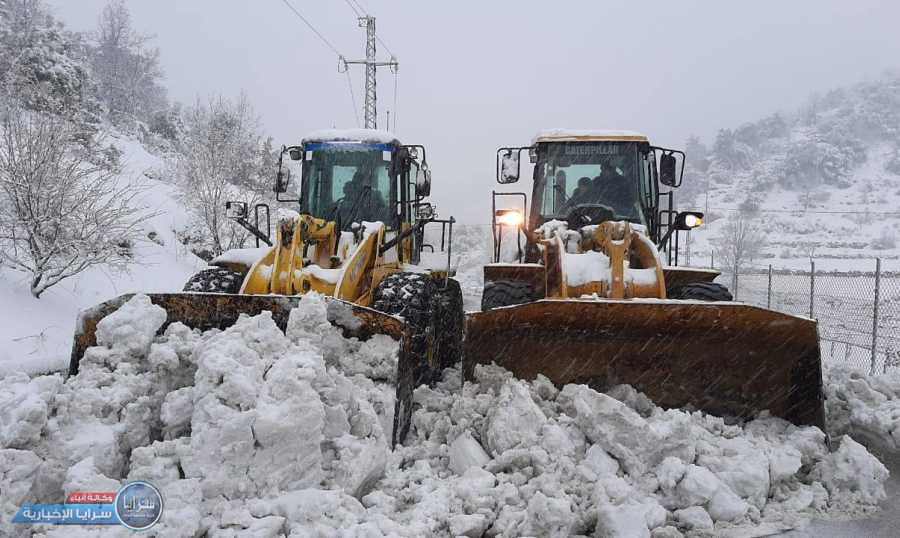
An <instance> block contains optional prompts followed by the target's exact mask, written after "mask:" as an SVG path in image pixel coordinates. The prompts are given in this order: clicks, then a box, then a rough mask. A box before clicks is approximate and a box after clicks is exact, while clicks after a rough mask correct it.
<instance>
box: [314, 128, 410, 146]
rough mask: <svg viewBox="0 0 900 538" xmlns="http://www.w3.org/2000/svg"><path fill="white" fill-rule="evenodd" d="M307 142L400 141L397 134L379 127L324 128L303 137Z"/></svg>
mask: <svg viewBox="0 0 900 538" xmlns="http://www.w3.org/2000/svg"><path fill="white" fill-rule="evenodd" d="M306 142H368V143H372V144H393V143H399V140H397V137H396V135H394V134H393V133H390V132H388V131H381V130H377V129H322V130H319V131H313V132H312V133H309V134H308V135H306V136H305V137H304V138H303V143H306Z"/></svg>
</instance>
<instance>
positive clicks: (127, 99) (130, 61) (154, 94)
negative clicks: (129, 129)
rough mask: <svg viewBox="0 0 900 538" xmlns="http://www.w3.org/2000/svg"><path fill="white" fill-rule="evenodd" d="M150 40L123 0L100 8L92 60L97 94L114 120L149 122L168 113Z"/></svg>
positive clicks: (159, 71) (158, 67)
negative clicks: (134, 119)
mask: <svg viewBox="0 0 900 538" xmlns="http://www.w3.org/2000/svg"><path fill="white" fill-rule="evenodd" d="M151 39H152V38H151V36H146V35H143V34H139V33H138V32H136V31H135V30H134V28H133V27H132V23H131V15H130V13H129V12H128V8H127V7H125V3H124V2H123V1H122V0H112V1H110V2H109V3H108V4H107V5H106V6H105V7H104V8H103V11H102V12H101V14H100V19H99V22H98V26H97V31H96V33H95V36H94V41H95V43H94V49H93V54H92V60H93V62H92V63H93V71H94V77H95V79H96V81H97V93H98V95H99V97H100V101H101V102H102V103H103V105H104V106H105V107H106V110H107V113H108V114H109V116H110V118H111V119H112V120H113V121H114V122H118V123H120V122H121V121H123V120H127V119H130V118H137V119H140V120H142V121H146V122H150V121H151V120H153V119H158V118H159V116H160V115H163V117H164V116H165V115H166V114H167V113H168V112H169V105H168V101H167V97H166V90H165V88H164V87H163V86H162V84H161V82H162V77H163V73H162V68H161V67H160V64H159V49H156V48H152V47H148V46H147V45H148V43H149V42H150V40H151Z"/></svg>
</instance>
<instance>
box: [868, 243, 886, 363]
mask: <svg viewBox="0 0 900 538" xmlns="http://www.w3.org/2000/svg"><path fill="white" fill-rule="evenodd" d="M880 285H881V258H875V300H874V301H873V302H872V303H873V305H872V311H873V312H872V314H873V315H872V366H871V368H869V374H870V375H873V374H875V358H876V356H877V353H878V288H879V287H880ZM884 367H885V369H887V361H885V363H884Z"/></svg>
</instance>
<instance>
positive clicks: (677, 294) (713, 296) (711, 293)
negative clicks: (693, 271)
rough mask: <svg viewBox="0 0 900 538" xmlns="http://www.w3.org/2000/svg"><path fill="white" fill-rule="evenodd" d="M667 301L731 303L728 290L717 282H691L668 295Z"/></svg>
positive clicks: (732, 298) (731, 298)
mask: <svg viewBox="0 0 900 538" xmlns="http://www.w3.org/2000/svg"><path fill="white" fill-rule="evenodd" d="M668 297H669V299H685V300H693V301H733V300H734V297H732V295H731V292H730V291H728V288H726V287H725V286H723V285H721V284H719V283H717V282H691V283H690V284H685V285H683V286H678V287H677V288H675V289H674V290H672V293H670V294H669V296H668Z"/></svg>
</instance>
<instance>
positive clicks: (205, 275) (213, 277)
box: [183, 267, 244, 293]
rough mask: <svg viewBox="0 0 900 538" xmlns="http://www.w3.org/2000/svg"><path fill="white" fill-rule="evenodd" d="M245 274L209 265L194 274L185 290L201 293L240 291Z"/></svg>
mask: <svg viewBox="0 0 900 538" xmlns="http://www.w3.org/2000/svg"><path fill="white" fill-rule="evenodd" d="M243 283H244V274H243V273H239V272H237V271H232V270H230V269H226V268H224V267H209V268H207V269H204V270H202V271H200V272H199V273H197V274H196V275H194V276H192V277H191V279H190V280H188V281H187V284H185V285H184V290H183V291H193V292H201V293H239V292H240V291H241V285H242V284H243Z"/></svg>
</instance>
